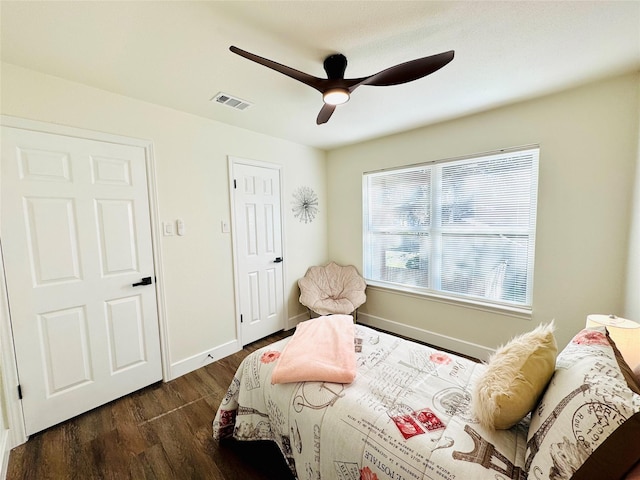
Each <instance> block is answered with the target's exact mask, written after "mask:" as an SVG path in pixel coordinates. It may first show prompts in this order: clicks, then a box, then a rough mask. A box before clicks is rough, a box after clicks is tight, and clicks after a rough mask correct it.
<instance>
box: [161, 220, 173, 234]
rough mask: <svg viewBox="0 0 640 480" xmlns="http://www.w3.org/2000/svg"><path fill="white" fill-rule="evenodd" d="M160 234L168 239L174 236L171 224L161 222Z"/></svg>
mask: <svg viewBox="0 0 640 480" xmlns="http://www.w3.org/2000/svg"><path fill="white" fill-rule="evenodd" d="M162 234H163V235H164V236H165V237H170V236H171V235H175V231H174V229H173V222H162Z"/></svg>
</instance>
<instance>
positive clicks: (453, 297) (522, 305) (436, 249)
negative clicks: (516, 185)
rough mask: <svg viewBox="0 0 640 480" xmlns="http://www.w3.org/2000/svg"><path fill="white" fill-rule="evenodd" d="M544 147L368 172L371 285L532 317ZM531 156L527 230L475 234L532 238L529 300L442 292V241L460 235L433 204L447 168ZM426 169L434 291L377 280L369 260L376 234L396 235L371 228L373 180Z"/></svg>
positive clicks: (366, 251)
mask: <svg viewBox="0 0 640 480" xmlns="http://www.w3.org/2000/svg"><path fill="white" fill-rule="evenodd" d="M539 153H540V148H539V146H538V145H527V146H523V147H517V148H510V149H503V150H499V151H494V152H487V153H482V154H475V155H469V156H464V157H456V158H449V159H443V160H437V161H432V162H425V163H421V164H415V165H407V166H401V167H395V168H390V169H383V170H376V171H371V172H364V174H363V178H362V192H363V195H362V200H363V222H362V225H363V273H364V277H365V279H366V281H367V284H368V285H369V286H372V287H379V288H383V289H390V290H395V291H397V292H399V293H405V294H410V295H417V296H421V297H422V296H426V297H429V298H431V299H434V300H438V301H444V302H447V303H455V304H462V305H464V306H469V307H473V308H481V309H485V310H490V311H498V312H504V313H510V314H514V315H522V316H530V315H531V313H532V310H533V280H534V279H533V270H534V256H535V255H534V254H535V237H536V215H537V189H538V164H539ZM521 154H524V155H530V156H531V158H532V167H531V189H530V190H531V191H530V198H531V201H530V204H529V208H530V210H529V211H530V213H529V215H530V217H531V220H530V222H529V225H528V226H527V227H526V228H523V227H515V228H511V229H510V228H504V227H497V228H490V229H488V230H487V229H485V228H482V227H479V228H478V230H476V231H473V232H472V233H473V234H483V233H484V234H486V233H495V234H496V235H501V234H516V235H526V236H527V237H528V241H529V246H528V248H527V253H526V257H527V258H526V264H527V269H526V274H527V276H526V278H527V279H526V294H525V297H526V299H525V300H524V301H523V302H510V301H501V300H496V299H491V298H483V297H481V296H474V295H465V294H459V293H452V292H450V291H444V290H442V289H441V284H440V280H441V279H442V275H441V273H442V272H441V267H442V258H443V257H442V255H443V254H442V249H441V248H440V245H441V239H442V235H443V234H447V233H460V232H459V229H457V228H456V227H455V226H443V225H441V219H440V211H441V204H439V203H438V201H437V200H436V201H433V199H434V197H437V196H439V191H438V190H439V188H440V186H441V182H440V174H441V172H442V168H443V167H445V166H446V165H452V164H463V163H465V162H466V163H472V162H479V161H482V160H490V159H501V158H509V157H513V156H514V155H521ZM424 168H430V169H431V184H430V191H431V195H430V198H431V200H432V201H431V213H430V214H431V217H430V218H431V221H430V226H429V228H428V229H426V230H425V232H426V233H425V234H427V235H429V236H430V238H431V241H430V245H431V246H430V248H429V268H428V270H429V283H430V288H426V287H419V286H415V285H408V284H405V283H394V282H392V281H388V280H383V279H380V278H373V276H374V275H372V262H371V261H370V260H369V259H368V256H369V255H372V254H373V246H372V244H373V238H374V236H375V235H376V234H378V235H379V234H381V233H385V234H388V233H391V234H393V233H394V232H382V231H375V229H372V228H370V223H371V222H370V215H369V212H370V211H372V210H373V207H372V206H371V205H370V198H369V179H371V178H373V177H375V176H384V175H390V174H397V173H403V172H409V171H411V170H419V169H424ZM372 230H373V231H372ZM465 233H469V230H468V228H467V229H465Z"/></svg>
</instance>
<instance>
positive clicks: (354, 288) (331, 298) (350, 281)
mask: <svg viewBox="0 0 640 480" xmlns="http://www.w3.org/2000/svg"><path fill="white" fill-rule="evenodd" d="M298 286H299V287H300V303H302V304H303V305H304V306H306V307H308V308H309V309H311V310H313V311H314V312H316V313H318V314H320V315H330V314H349V313H352V312H354V311H355V310H356V309H357V308H358V307H359V306H360V305H362V304H363V303H364V302H365V301H366V299H367V296H366V294H365V292H364V291H365V288H366V287H367V284H366V282H365V281H364V279H363V278H362V277H361V276H360V274H359V273H358V270H357V269H356V267H354V266H353V265H347V266H341V265H338V264H336V263H335V262H331V263H329V264H327V265H324V266H314V267H310V268H309V269H308V270H307V273H305V275H304V277H302V278H301V279H300V280H298Z"/></svg>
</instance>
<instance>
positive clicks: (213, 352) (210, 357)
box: [169, 339, 242, 380]
mask: <svg viewBox="0 0 640 480" xmlns="http://www.w3.org/2000/svg"><path fill="white" fill-rule="evenodd" d="M240 350H242V345H240V341H239V340H237V339H236V340H231V341H230V342H227V343H223V344H222V345H219V346H217V347H215V348H211V349H209V350H205V351H204V352H201V353H198V354H196V355H193V356H191V357H189V358H185V359H184V360H180V361H179V362H175V363H172V364H171V367H170V376H171V378H170V379H169V380H173V379H175V378H178V377H181V376H182V375H185V374H187V373H189V372H193V371H194V370H197V369H199V368H201V367H204V366H205V365H209V364H210V363H213V362H216V361H218V360H220V359H222V358H224V357H228V356H229V355H231V354H233V353H236V352H239V351H240Z"/></svg>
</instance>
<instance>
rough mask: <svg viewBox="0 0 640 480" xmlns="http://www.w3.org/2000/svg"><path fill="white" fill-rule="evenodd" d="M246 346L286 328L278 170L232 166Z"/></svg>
mask: <svg viewBox="0 0 640 480" xmlns="http://www.w3.org/2000/svg"><path fill="white" fill-rule="evenodd" d="M233 177H234V183H235V188H234V190H233V192H234V209H235V212H234V226H235V230H234V231H235V235H236V252H237V254H236V258H237V268H238V272H237V275H238V286H239V292H238V295H239V304H240V314H241V318H242V323H241V329H242V335H241V336H242V344H243V345H246V344H247V343H251V342H253V341H255V340H258V339H260V338H263V337H266V336H267V335H270V334H272V333H274V332H277V331H279V330H282V329H283V328H284V312H283V306H284V286H283V277H282V268H283V257H282V228H281V217H280V171H279V169H277V168H269V167H263V166H255V165H248V164H243V163H234V164H233Z"/></svg>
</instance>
